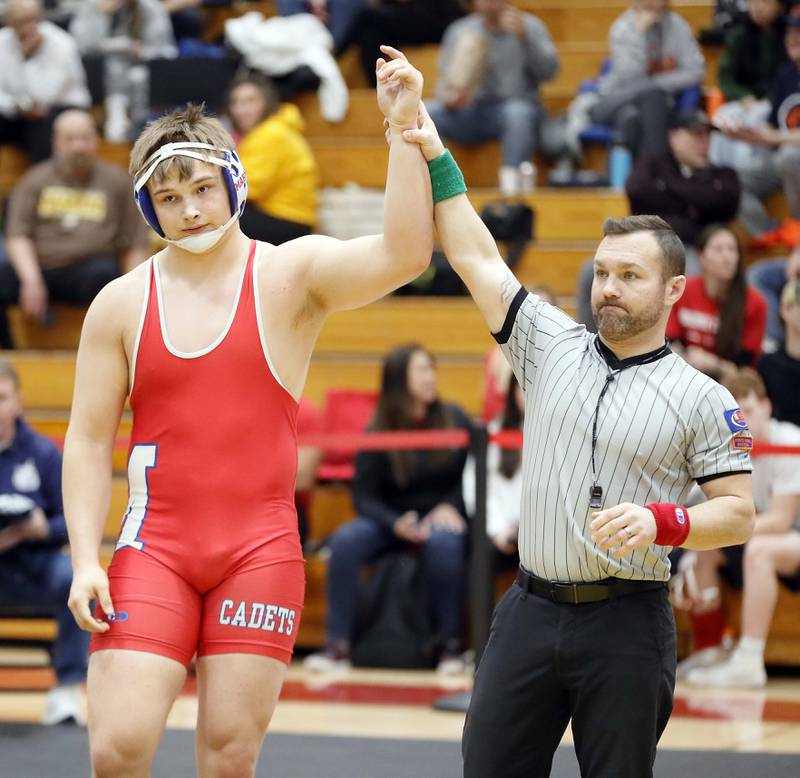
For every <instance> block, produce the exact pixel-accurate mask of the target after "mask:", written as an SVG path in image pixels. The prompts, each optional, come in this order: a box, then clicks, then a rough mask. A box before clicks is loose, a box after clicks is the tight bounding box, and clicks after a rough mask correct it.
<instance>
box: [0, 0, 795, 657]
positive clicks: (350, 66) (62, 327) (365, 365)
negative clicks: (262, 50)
mask: <svg viewBox="0 0 800 778" xmlns="http://www.w3.org/2000/svg"><path fill="white" fill-rule="evenodd" d="M516 5H517V6H518V7H520V8H522V9H523V10H530V11H531V12H533V13H535V14H537V15H538V16H539V18H540V19H541V20H542V21H543V22H544V23H545V24H546V25H547V27H548V28H549V30H550V33H551V35H552V37H553V40H554V41H555V42H556V44H557V46H558V49H559V54H560V59H561V70H560V72H559V75H558V77H557V78H556V79H555V80H554V81H552V82H550V83H547V84H545V85H544V86H543V89H542V100H543V103H544V105H545V108H546V109H547V110H548V112H550V113H551V114H555V113H558V112H560V111H564V110H566V107H567V105H568V104H569V102H570V100H571V99H572V98H573V97H574V95H575V93H576V91H577V88H578V85H579V83H580V82H581V81H582V80H583V79H584V78H587V77H590V76H592V75H593V74H595V73H596V72H597V69H598V65H599V63H600V62H601V61H602V60H603V59H604V58H605V57H606V56H607V55H608V49H607V31H608V28H609V26H610V24H611V22H612V21H613V20H614V19H615V18H616V17H617V16H618V15H619V14H620V13H622V12H623V11H624V10H625V9H626V8H627V7H629V1H628V0H517V2H516ZM672 6H673V8H674V10H676V11H678V12H679V13H681V14H682V15H683V16H684V17H685V18H686V19H687V20H688V21H689V23H690V25H691V26H692V29H693V30H694V31H695V32H696V33H697V32H699V30H700V28H702V27H705V26H708V24H709V22H710V19H711V15H712V11H713V7H714V2H713V0H673V3H672ZM253 10H257V11H260V12H261V13H263V14H264V15H265V16H271V15H273V14H274V13H275V4H274V2H272V0H257V2H246V3H244V2H237V3H234V5H233V6H231V7H228V8H207V9H204V15H205V17H206V22H207V23H206V31H205V36H204V37H205V38H206V40H215V39H217V38H219V36H220V35H221V33H222V29H223V25H224V22H225V20H226V19H227V18H230V17H231V16H233V15H240V14H242V13H246V12H248V11H253ZM409 51H410V53H411V54H412V56H413V61H414V63H415V64H416V65H417V66H419V67H420V68H421V70H422V71H423V73H424V75H425V77H426V87H425V94H426V97H431V96H432V94H433V91H434V87H435V82H436V69H437V59H438V47H437V46H420V47H414V48H413V49H410V50H409ZM704 51H705V54H706V58H707V62H708V69H707V73H708V75H707V79H706V86H710V85H712V84H713V83H714V79H715V77H716V61H717V56H718V52H717V51H716V50H715V49H712V48H706V49H705V50H704ZM340 64H341V67H342V71H343V74H344V76H345V78H346V80H347V83H348V86H349V87H350V111H349V114H348V116H347V117H346V118H345V120H344V121H343V122H342V123H340V124H331V123H329V122H327V121H325V120H324V119H323V118H322V116H321V114H320V111H319V106H318V101H317V97H316V95H303V96H300V97H298V98H297V103H298V105H299V106H300V107H301V110H302V113H303V115H304V117H305V121H306V134H307V136H308V138H309V141H310V143H311V146H312V148H313V150H314V153H315V156H316V158H317V161H318V163H319V167H320V172H321V181H322V184H323V185H324V186H339V185H342V184H344V183H346V182H350V181H353V182H356V183H357V184H359V185H361V186H364V187H375V188H383V186H384V183H385V171H386V162H387V158H388V151H387V148H386V146H385V143H384V140H383V128H382V121H381V117H380V115H379V112H378V109H377V106H376V103H375V95H374V92H373V90H370V89H367V88H366V85H365V82H364V80H363V74H362V73H361V68H360V63H359V62H358V59H357V57H356V55H355V52H349V53H348V54H347V55H345V56H344V57H343V58H342V60H341V62H340ZM453 151H454V155H455V156H456V158H457V159H458V161H459V164H460V165H461V167H462V169H463V170H464V173H465V177H466V180H467V182H468V184H469V186H470V194H469V196H470V198H471V200H472V202H473V204H474V205H475V207H476V208H477V209H480V208H481V207H482V206H483V205H485V204H486V203H487V202H489V201H491V200H493V199H496V198H497V197H498V190H497V188H496V187H497V181H496V175H497V168H498V166H499V160H500V156H499V146H498V144H496V143H489V144H485V145H483V146H481V147H480V148H464V147H457V146H456V147H454V148H453ZM128 153H129V146H128V145H127V144H109V143H102V144H101V149H100V154H101V156H102V157H103V158H104V159H107V160H110V161H115V162H117V163H119V164H122V165H124V166H127V162H128ZM587 153H588V165H589V167H591V168H593V169H596V170H601V169H603V167H604V166H605V162H606V157H605V153H606V152H605V150H604V149H597V148H593V149H589V150H588V152H587ZM26 165H27V160H26V159H25V157H24V155H22V154H20V153H19V152H17V151H16V150H14V149H13V148H11V147H7V146H0V199H2V198H4V197H5V196H7V194H8V193H9V191H10V190H11V188H12V187H13V185H14V183H15V182H16V181H17V180H18V179H19V177H20V176H21V175H22V174H23V172H24V170H25V168H26ZM537 166H538V168H539V171H540V180H541V181H544V180H545V178H546V173H547V165H546V164H545V163H543V162H539V163H538V165H537ZM528 200H529V204H530V205H531V206H532V207H533V208H535V210H536V214H537V240H536V242H535V243H534V244H532V245H531V246H530V247H529V248H528V250H527V251H526V253H525V255H524V256H523V258H522V261H521V263H520V265H519V266H518V268H517V272H518V274H519V276H520V278H521V279H522V280H523V282H525V283H526V284H527V285H529V286H533V285H545V286H548V287H549V288H550V289H551V290H552V291H553V292H554V293H555V295H556V296H557V300H558V302H559V304H561V305H562V307H565V309H566V310H568V311H569V312H571V311H572V309H573V306H574V303H573V297H572V296H573V294H574V289H575V285H576V278H577V273H578V269H579V268H580V266H581V264H582V263H583V261H584V260H585V259H586V257H588V256H589V255H590V254H591V252H592V251H593V249H594V247H595V245H596V242H597V239H598V237H599V235H600V228H601V225H602V222H603V220H604V219H605V218H606V217H607V216H622V215H624V214H625V213H627V201H626V199H625V197H624V194H622V193H620V192H615V191H611V190H606V189H598V190H585V189H582V190H577V191H576V190H569V189H547V188H538V189H537V190H536V191H535V193H534V194H533V195H532V196H530V197H529V198H528ZM773 211H774V212H775V213H778V214H780V213H783V212H785V204H784V203H783V201H782V200H781V199H780V198H776V199H775V201H774V208H773ZM83 313H84V311H83V310H81V309H71V308H69V307H66V306H56V307H55V308H54V324H53V325H52V326H41V325H37V324H35V323H32V322H31V321H30V320H28V319H26V318H25V317H23V316H22V315H21V314H20V313H19V311H12V316H11V324H12V331H13V334H14V337H15V339H16V342H17V343H18V344H19V347H20V348H22V349H36V350H34V351H25V350H21V351H17V352H14V353H13V354H11V355H10V356H11V358H12V359H13V361H14V363H15V364H16V366H17V368H18V369H19V371H20V374H21V378H22V385H23V393H24V396H25V403H26V407H27V408H28V414H27V415H28V419H29V420H30V421H31V422H32V424H33V426H34V427H35V428H36V429H38V430H40V431H41V432H43V433H45V434H47V435H50V436H51V437H53V438H54V439H55V440H57V441H62V440H63V438H64V435H65V433H66V427H67V420H68V409H69V406H70V403H71V397H72V386H73V382H74V370H75V348H76V346H77V342H78V338H79V334H80V326H81V322H82V319H83ZM412 340H417V341H420V342H421V343H423V345H425V346H426V347H428V348H429V349H430V350H431V351H432V352H433V353H434V354H435V355H436V356H437V362H438V374H439V386H440V392H441V394H442V396H443V397H446V398H448V399H451V400H453V401H455V402H458V403H459V404H461V405H462V406H463V407H464V408H465V409H466V410H467V411H468V412H469V413H471V414H473V415H476V416H477V415H478V414H479V411H480V406H481V393H482V381H483V369H484V367H483V358H484V355H485V353H486V351H487V350H488V349H489V348H490V346H491V345H492V341H491V338H490V336H489V334H488V332H487V330H486V327H485V325H484V323H483V321H482V320H481V318H480V316H479V314H478V312H477V310H476V309H475V307H474V305H473V304H472V303H471V301H469V300H457V299H456V300H452V299H448V300H438V299H419V298H417V299H414V300H399V299H398V300H385V301H381V302H378V303H375V304H374V305H372V306H369V307H367V308H365V309H362V310H359V311H350V312H346V313H341V314H337V315H336V316H334V317H332V318H331V320H330V321H329V323H328V324H327V325H326V327H325V328H324V330H323V332H322V334H321V336H320V339H319V344H318V348H317V350H316V352H315V355H314V358H313V360H312V365H311V369H310V372H309V378H308V384H307V388H306V395H307V396H308V397H309V398H310V399H311V400H312V401H314V402H315V403H316V404H317V405H318V406H320V407H322V406H323V404H324V402H325V398H326V396H327V394H328V392H329V391H330V390H331V389H335V388H340V387H348V388H351V389H354V390H358V391H361V392H375V391H376V390H377V388H378V385H379V381H380V357H381V355H382V354H383V353H385V352H386V351H387V350H388V349H389V348H390V347H392V346H394V345H397V344H398V343H400V342H408V341H412ZM129 434H130V416H129V413H128V412H127V411H126V412H125V414H124V416H123V420H122V424H121V426H120V431H119V437H118V445H117V446H116V447H115V451H114V460H113V469H114V479H113V485H112V499H111V510H110V511H109V516H108V520H107V522H106V525H105V528H104V534H103V537H104V552H103V557H104V559H105V560H106V561H107V560H108V559H109V556H110V552H111V549H112V548H113V542H114V539H115V537H116V534H117V531H118V528H119V523H120V520H121V517H122V515H123V513H124V510H125V505H126V502H127V485H126V480H125V468H126V443H127V438H128V436H129ZM352 515H353V507H352V500H351V495H350V491H349V489H348V487H347V486H346V485H343V484H337V483H332V484H326V485H325V486H324V487H323V488H321V489H319V490H317V493H316V494H315V497H314V500H313V503H312V507H311V515H310V522H309V525H310V526H309V536H310V539H311V540H312V541H315V542H318V541H321V540H323V539H324V538H325V537H327V536H328V535H329V534H330V533H331V532H333V531H334V530H335V529H336V527H337V526H339V524H341V523H342V522H343V521H345V520H347V519H349V518H351V517H352ZM306 576H307V597H306V607H305V611H304V614H303V620H302V626H301V630H300V633H299V640H298V643H299V645H301V646H304V647H316V646H319V645H320V644H321V642H322V640H323V637H324V616H325V612H324V608H325V602H324V578H325V559H324V557H323V556H320V555H315V556H313V557H311V558H310V559H309V560H308V564H307V567H306ZM780 598H781V599H780V601H779V604H778V608H777V610H776V616H775V623H774V625H773V630H772V632H771V634H770V641H769V643H768V646H767V660H768V661H771V662H778V663H781V662H783V663H793V664H797V663H798V661H800V651H798V643H800V628H798V623H797V619H796V616H795V614H796V613H797V609H798V604H799V601H798V598H797V597H794V598H793V597H792V596H791V595H789V594H788V593H787V592H786V591H783V590H782V591H781V595H780ZM738 602H739V599H738V596H737V595H730V594H729V595H728V596H727V599H726V603H727V611H728V616H729V619H730V620H731V621H732V622H733V623H734V624H736V623H737V620H738ZM679 623H680V624H681V625H682V639H683V646H684V649H685V648H687V646H686V625H685V620H680V619H679ZM54 630H55V625H54V622H53V621H52V620H50V619H24V620H20V619H3V618H0V640H2V639H25V640H51V639H52V637H53V635H54Z"/></svg>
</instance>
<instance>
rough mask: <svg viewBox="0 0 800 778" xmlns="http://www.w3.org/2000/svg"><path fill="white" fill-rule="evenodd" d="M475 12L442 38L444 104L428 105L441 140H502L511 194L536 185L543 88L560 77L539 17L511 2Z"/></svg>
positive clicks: (482, 2)
mask: <svg viewBox="0 0 800 778" xmlns="http://www.w3.org/2000/svg"><path fill="white" fill-rule="evenodd" d="M473 5H474V13H472V14H470V15H469V16H467V17H465V18H464V19H459V20H458V21H457V22H454V23H453V24H451V25H450V26H449V27H448V28H447V30H446V32H445V34H444V39H443V40H442V51H441V57H440V61H439V83H438V84H437V98H438V102H437V103H434V104H433V105H430V106H429V112H430V115H431V118H432V119H433V120H434V122H435V123H436V126H437V127H438V128H439V132H440V133H441V135H442V136H444V137H447V138H450V139H452V140H454V141H457V142H459V143H481V142H483V141H487V140H496V139H498V138H499V139H500V143H501V145H502V154H503V162H502V167H501V169H500V171H499V177H500V188H501V190H502V191H503V193H504V194H509V195H513V194H518V193H519V192H520V191H521V190H522V188H523V182H524V181H526V180H528V179H529V180H530V181H531V182H532V181H533V179H534V177H535V176H534V174H535V171H533V170H532V169H530V168H528V169H527V172H526V173H523V172H522V171H521V170H520V168H521V166H523V165H524V166H525V167H524V168H523V170H525V169H526V168H527V166H528V165H529V164H530V162H529V161H530V159H531V157H532V156H533V153H534V152H535V151H536V149H537V142H538V139H539V137H540V134H541V128H542V125H543V123H544V109H543V108H542V106H541V103H540V102H539V84H540V83H541V82H542V81H547V80H549V79H551V78H553V77H554V76H555V74H556V72H557V71H558V55H557V54H556V48H555V46H554V45H553V42H552V41H551V40H550V34H549V33H548V31H547V28H546V27H545V26H544V24H542V22H541V21H540V20H539V19H538V18H537V17H535V16H533V15H532V14H528V13H522V12H521V11H518V10H517V9H516V8H514V7H513V6H512V5H511V4H510V3H508V2H506V1H505V0H475V2H474V4H473Z"/></svg>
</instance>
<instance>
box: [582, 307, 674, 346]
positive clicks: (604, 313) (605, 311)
mask: <svg viewBox="0 0 800 778" xmlns="http://www.w3.org/2000/svg"><path fill="white" fill-rule="evenodd" d="M592 313H593V314H594V320H595V323H596V324H597V331H598V332H599V333H600V335H602V337H603V339H604V340H608V341H614V340H627V339H628V338H632V337H634V336H635V335H638V334H639V333H641V332H644V331H645V330H649V329H650V328H651V327H653V326H655V325H656V324H657V323H658V321H659V319H660V318H661V314H662V309H660V308H659V307H658V305H657V304H656V301H655V300H653V302H652V303H651V304H650V305H647V306H644V307H643V308H642V310H640V311H638V312H635V313H631V312H630V310H628V308H626V307H625V306H623V305H622V304H621V303H618V302H612V301H610V300H604V301H603V302H602V303H600V304H599V305H594V304H593V305H592Z"/></svg>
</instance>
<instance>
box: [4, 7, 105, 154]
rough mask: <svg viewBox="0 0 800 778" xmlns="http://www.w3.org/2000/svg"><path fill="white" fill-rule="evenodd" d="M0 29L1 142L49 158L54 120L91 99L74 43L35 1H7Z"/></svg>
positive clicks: (85, 104) (86, 103)
mask: <svg viewBox="0 0 800 778" xmlns="http://www.w3.org/2000/svg"><path fill="white" fill-rule="evenodd" d="M5 24H6V27H5V28H4V29H2V30H0V143H13V144H14V145H17V146H19V147H20V148H22V149H23V150H24V151H25V152H27V154H28V155H29V156H30V158H31V161H32V162H40V161H41V160H43V159H46V158H47V157H48V156H50V140H51V135H52V124H53V119H54V118H55V116H56V114H57V113H58V112H59V111H60V110H61V109H63V108H67V107H71V106H73V107H88V106H89V104H90V102H91V99H90V97H89V90H88V89H87V87H86V74H85V73H84V70H83V65H82V64H81V58H80V55H79V54H78V47H77V46H76V45H75V41H74V40H73V39H72V38H71V37H70V35H69V34H68V33H66V32H64V30H62V29H60V28H58V27H56V25H54V24H51V23H50V22H48V21H45V20H44V18H43V12H42V6H41V4H40V2H39V0H10V2H9V3H8V5H7V6H6V12H5Z"/></svg>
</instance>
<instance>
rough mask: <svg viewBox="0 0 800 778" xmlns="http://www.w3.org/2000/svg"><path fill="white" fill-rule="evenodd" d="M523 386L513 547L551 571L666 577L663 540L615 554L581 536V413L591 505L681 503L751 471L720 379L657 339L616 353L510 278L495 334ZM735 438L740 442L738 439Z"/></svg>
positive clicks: (549, 574) (585, 521)
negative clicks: (699, 488)
mask: <svg viewBox="0 0 800 778" xmlns="http://www.w3.org/2000/svg"><path fill="white" fill-rule="evenodd" d="M494 337H495V339H496V340H497V342H498V343H499V344H500V345H501V346H502V349H503V351H504V353H505V355H506V357H507V358H508V360H509V362H510V363H511V365H512V367H513V369H514V374H515V375H516V377H517V379H518V381H519V383H520V386H522V387H523V389H524V390H525V426H524V441H525V442H524V445H523V452H522V467H523V487H522V509H521V521H520V531H519V555H520V562H521V563H522V565H523V567H525V568H526V569H527V570H529V571H530V572H532V573H533V574H535V575H537V576H540V577H541V578H547V579H549V580H552V581H596V580H599V579H602V578H608V577H618V578H630V579H639V580H648V579H649V580H659V581H662V580H663V581H665V580H667V579H668V578H669V571H670V565H669V560H668V559H667V554H668V553H669V551H670V548H669V547H665V546H657V545H650V546H648V547H646V548H642V549H636V550H635V551H634V552H633V553H632V554H631V555H629V556H626V557H623V558H622V559H619V560H618V559H615V558H614V557H613V556H611V554H610V552H603V551H600V550H598V548H597V547H596V545H595V544H594V543H593V542H592V540H591V534H592V533H591V529H590V523H591V514H592V511H593V510H596V509H592V508H590V507H589V497H590V488H591V486H592V482H593V477H592V465H591V454H592V423H593V420H594V414H595V408H598V399H599V397H600V394H601V392H602V390H603V386H604V384H605V383H606V381H607V377H608V376H609V374H612V375H613V380H612V381H611V382H610V384H609V385H608V388H607V390H606V392H605V394H604V396H603V398H602V400H601V402H600V404H599V409H598V423H597V442H596V446H595V464H596V481H597V483H598V484H599V485H600V486H601V487H602V490H603V496H602V508H604V509H605V508H610V507H612V506H614V505H617V504H619V503H622V502H632V503H635V504H637V505H646V504H648V503H678V504H683V503H684V502H685V499H686V496H687V495H688V493H689V490H690V489H691V487H692V485H693V484H694V483H695V482H699V483H703V482H704V481H708V480H711V479H713V478H716V477H719V476H724V475H730V474H732V473H741V472H750V471H751V466H750V455H749V450H748V449H747V444H748V442H749V441H750V439H749V437H748V436H749V433H748V432H747V431H746V424H745V423H744V422H743V421H742V418H741V414H738V415H736V414H735V410H736V409H737V406H736V403H735V401H734V399H733V397H732V396H731V394H730V392H728V390H727V389H725V388H724V387H722V386H720V385H719V384H718V383H716V382H715V381H713V380H712V379H711V378H709V377H708V376H705V375H704V374H703V373H700V372H699V371H698V370H695V369H694V368H693V367H691V366H690V365H689V364H687V363H686V362H685V361H684V360H683V359H681V357H679V356H677V355H676V354H673V353H672V352H671V351H670V350H669V349H668V348H666V347H664V348H662V349H659V350H658V351H656V352H652V353H651V354H645V355H642V356H637V357H631V358H630V359H625V360H621V361H620V360H618V359H617V358H616V357H615V356H614V354H613V353H612V352H611V351H610V350H609V349H607V348H606V347H605V346H604V345H603V344H602V343H601V342H600V340H599V338H598V337H597V335H595V334H593V333H590V332H587V330H586V328H585V327H583V325H579V324H577V323H576V322H575V321H573V320H572V319H571V318H570V317H569V316H567V315H566V314H565V313H563V312H562V311H560V310H559V309H558V308H555V307H553V306H552V305H548V304H547V303H545V302H543V301H542V300H541V299H540V298H539V297H538V296H536V295H534V294H529V293H528V292H527V291H526V290H525V289H520V290H519V292H518V293H517V295H516V297H515V298H514V300H513V302H512V304H511V307H510V308H509V311H508V315H507V317H506V321H505V323H504V325H503V329H502V330H501V331H500V332H499V333H495V334H494ZM740 446H741V447H740Z"/></svg>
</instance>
